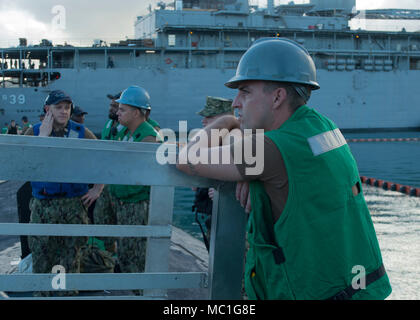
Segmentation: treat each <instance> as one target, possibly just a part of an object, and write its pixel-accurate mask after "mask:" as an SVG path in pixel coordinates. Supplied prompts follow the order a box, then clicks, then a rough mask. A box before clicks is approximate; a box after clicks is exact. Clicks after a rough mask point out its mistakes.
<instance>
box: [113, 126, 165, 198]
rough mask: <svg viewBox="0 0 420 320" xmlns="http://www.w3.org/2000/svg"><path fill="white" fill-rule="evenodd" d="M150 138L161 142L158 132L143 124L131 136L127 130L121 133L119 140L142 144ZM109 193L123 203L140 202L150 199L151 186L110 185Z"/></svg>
mask: <svg viewBox="0 0 420 320" xmlns="http://www.w3.org/2000/svg"><path fill="white" fill-rule="evenodd" d="M149 136H153V137H157V139H158V141H161V138H160V136H159V134H158V133H157V132H156V130H155V129H153V127H152V126H151V125H150V124H149V123H148V122H143V123H142V124H141V125H140V126H139V127H138V128H137V129H136V131H135V132H134V133H133V134H132V135H131V136H130V131H129V130H128V129H127V128H126V129H125V130H123V131H121V132H120V134H119V135H118V137H117V140H118V141H128V142H141V141H142V140H143V139H144V138H146V137H149ZM109 191H110V192H111V194H112V195H113V196H115V197H116V198H118V199H119V200H121V201H123V202H139V201H143V200H149V198H150V186H131V185H110V186H109Z"/></svg>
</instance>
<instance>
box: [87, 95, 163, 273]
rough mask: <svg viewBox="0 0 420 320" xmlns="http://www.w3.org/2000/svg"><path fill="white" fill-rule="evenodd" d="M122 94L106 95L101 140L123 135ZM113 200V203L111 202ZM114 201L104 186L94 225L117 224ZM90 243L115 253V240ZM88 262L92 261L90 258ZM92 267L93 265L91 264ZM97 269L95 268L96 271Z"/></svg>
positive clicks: (96, 239) (106, 267) (152, 121)
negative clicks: (106, 110)
mask: <svg viewBox="0 0 420 320" xmlns="http://www.w3.org/2000/svg"><path fill="white" fill-rule="evenodd" d="M121 94H122V92H119V93H117V94H108V95H107V97H108V98H109V99H110V100H111V102H110V105H109V114H108V117H109V120H108V122H107V123H106V124H105V126H104V128H103V130H102V133H101V139H102V140H115V141H118V140H119V137H120V136H121V134H122V133H124V132H125V131H126V130H127V128H126V127H125V126H124V125H122V124H120V123H119V121H118V114H117V113H118V109H119V103H118V102H117V100H118V99H120V98H121ZM147 115H148V116H149V115H150V112H148V113H147ZM147 122H148V123H149V124H150V125H152V126H153V127H154V128H155V129H156V130H158V129H160V128H159V124H158V123H157V122H156V121H154V120H152V119H151V118H150V117H149V118H148V119H147ZM113 200H114V201H113ZM114 203H115V199H114V198H113V196H112V195H111V194H110V186H105V187H104V189H103V191H102V193H101V196H100V197H99V199H98V200H97V201H96V204H95V209H94V213H93V217H94V223H95V224H101V225H107V224H117V217H116V214H115V212H114V210H115V205H113V204H114ZM90 241H91V242H93V243H95V244H96V246H97V247H99V248H105V249H106V251H108V252H109V253H110V254H115V253H116V250H117V249H116V242H115V238H106V237H98V238H95V239H90ZM88 259H89V260H92V259H91V258H90V257H89V258H88ZM96 260H97V261H102V259H96ZM107 261H110V260H109V259H107V260H104V262H107ZM91 265H93V264H91ZM108 267H110V264H106V265H105V270H107V269H108ZM96 268H97V267H95V269H96Z"/></svg>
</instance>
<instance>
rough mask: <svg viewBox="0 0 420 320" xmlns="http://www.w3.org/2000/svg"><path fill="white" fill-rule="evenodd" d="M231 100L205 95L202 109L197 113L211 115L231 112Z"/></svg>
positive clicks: (205, 115) (204, 115)
mask: <svg viewBox="0 0 420 320" xmlns="http://www.w3.org/2000/svg"><path fill="white" fill-rule="evenodd" d="M232 102H233V100H231V99H225V98H219V97H207V99H206V105H205V106H204V109H203V110H201V111H200V112H197V114H198V115H200V116H202V117H213V116H217V115H218V114H222V113H228V112H229V113H232V114H233V108H232Z"/></svg>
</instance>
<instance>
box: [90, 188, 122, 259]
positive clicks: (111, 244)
mask: <svg viewBox="0 0 420 320" xmlns="http://www.w3.org/2000/svg"><path fill="white" fill-rule="evenodd" d="M112 198H113V197H112V195H111V193H110V192H109V186H105V187H104V189H103V191H102V193H101V195H100V196H99V198H98V199H97V200H96V204H95V209H94V211H93V217H94V220H95V224H100V225H107V224H114V225H115V224H117V216H116V215H115V213H114V211H115V208H114V206H115V205H114V203H115V199H114V201H113V200H112ZM97 238H98V239H99V240H101V241H103V242H104V246H105V249H106V250H107V251H109V252H111V253H114V252H115V241H116V240H115V238H111V237H108V238H105V237H97Z"/></svg>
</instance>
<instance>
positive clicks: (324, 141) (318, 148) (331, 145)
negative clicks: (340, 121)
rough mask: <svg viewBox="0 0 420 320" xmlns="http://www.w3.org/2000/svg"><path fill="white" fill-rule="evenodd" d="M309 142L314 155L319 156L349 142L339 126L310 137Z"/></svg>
mask: <svg viewBox="0 0 420 320" xmlns="http://www.w3.org/2000/svg"><path fill="white" fill-rule="evenodd" d="M308 143H309V146H310V147H311V149H312V152H313V153H314V156H319V155H321V154H323V153H325V152H328V151H331V150H334V149H337V148H340V147H342V146H344V145H345V144H347V142H346V139H345V138H344V136H343V134H342V133H341V131H340V129H338V128H337V129H335V130H331V131H327V132H324V133H321V134H318V135H316V136H313V137H310V138H308Z"/></svg>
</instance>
